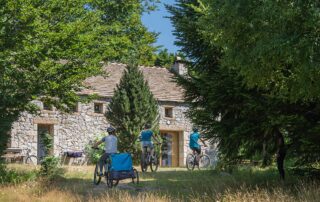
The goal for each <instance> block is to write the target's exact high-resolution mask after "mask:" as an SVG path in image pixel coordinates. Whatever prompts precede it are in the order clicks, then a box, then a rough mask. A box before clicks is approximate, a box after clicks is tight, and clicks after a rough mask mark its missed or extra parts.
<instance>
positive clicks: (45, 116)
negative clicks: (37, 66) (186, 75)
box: [11, 99, 192, 166]
mask: <svg viewBox="0 0 320 202" xmlns="http://www.w3.org/2000/svg"><path fill="white" fill-rule="evenodd" d="M109 101H110V100H109V99H100V100H97V101H94V102H91V103H79V104H78V107H77V108H78V111H77V112H73V113H69V114H66V113H62V112H60V111H58V110H56V109H53V110H52V111H48V110H41V113H40V114H38V115H31V114H28V113H22V114H21V117H20V118H19V120H18V121H17V122H15V123H14V124H13V127H12V130H11V147H18V148H21V149H24V152H26V150H25V149H31V154H33V155H37V150H38V125H39V124H43V125H53V134H54V154H55V155H56V156H59V155H61V154H62V153H63V152H65V151H72V150H74V151H76V150H80V151H81V150H83V149H84V148H85V145H87V144H88V143H89V142H90V141H92V140H94V139H95V137H96V136H97V135H99V134H101V133H103V132H104V131H106V128H107V127H108V126H109V124H108V122H107V120H106V118H105V117H104V112H105V111H106V106H107V104H108V102H109ZM35 103H36V104H37V105H38V106H39V107H40V108H42V109H43V105H42V103H41V102H38V101H36V102H35ZM94 103H103V113H95V112H94ZM168 107H169V108H172V118H170V117H166V116H165V108H168ZM187 110H188V106H187V105H185V104H183V103H178V102H159V114H160V130H162V131H176V132H178V133H179V156H180V158H179V165H180V166H181V165H184V164H185V158H186V155H187V153H188V152H190V151H189V147H188V145H189V134H190V132H191V130H192V125H191V123H190V120H189V119H188V118H187V117H186V115H185V113H186V111H187Z"/></svg>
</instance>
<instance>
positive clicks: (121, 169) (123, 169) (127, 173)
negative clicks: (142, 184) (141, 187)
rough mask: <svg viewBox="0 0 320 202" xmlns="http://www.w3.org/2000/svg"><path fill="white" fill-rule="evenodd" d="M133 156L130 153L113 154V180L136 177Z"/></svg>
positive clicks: (111, 176)
mask: <svg viewBox="0 0 320 202" xmlns="http://www.w3.org/2000/svg"><path fill="white" fill-rule="evenodd" d="M135 177H136V176H135V174H134V170H133V166H132V158H131V154H129V153H120V154H112V155H111V166H110V178H111V179H113V180H122V179H126V178H135Z"/></svg>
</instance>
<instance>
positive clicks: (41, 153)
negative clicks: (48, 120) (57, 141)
mask: <svg viewBox="0 0 320 202" xmlns="http://www.w3.org/2000/svg"><path fill="white" fill-rule="evenodd" d="M45 135H48V136H49V138H51V140H52V144H53V142H54V139H53V138H54V125H53V124H38V152H37V153H38V159H40V160H41V159H43V158H44V157H45V156H46V155H51V154H53V146H52V148H51V149H50V150H49V151H46V148H45V140H44V138H45ZM50 136H51V137H50Z"/></svg>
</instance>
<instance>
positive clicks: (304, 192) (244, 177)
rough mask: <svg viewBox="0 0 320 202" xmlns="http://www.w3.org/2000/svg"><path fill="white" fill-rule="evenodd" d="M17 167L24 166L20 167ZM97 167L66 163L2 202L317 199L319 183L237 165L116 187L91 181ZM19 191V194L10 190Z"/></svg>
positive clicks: (166, 173)
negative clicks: (50, 180)
mask: <svg viewBox="0 0 320 202" xmlns="http://www.w3.org/2000/svg"><path fill="white" fill-rule="evenodd" d="M14 169H15V170H18V171H19V170H23V167H19V166H16V167H14ZM93 170H94V167H93V166H88V167H67V168H66V172H65V173H64V174H63V175H62V176H60V177H58V178H56V179H55V181H54V182H53V183H46V182H37V183H34V184H33V186H30V187H28V188H27V189H21V188H20V186H24V185H23V184H21V185H16V186H13V187H12V186H6V187H2V189H1V190H0V201H19V200H21V199H23V200H24V201H37V200H40V201H50V200H51V197H54V199H55V200H54V201H79V200H80V201H105V200H107V201H135V202H137V201H318V200H319V198H320V186H319V185H320V183H318V182H317V181H310V180H308V181H307V180H306V179H304V178H300V177H296V176H291V175H288V176H287V179H286V181H285V182H280V181H279V177H278V173H277V171H276V170H275V169H274V168H267V169H259V168H250V167H247V168H239V169H237V170H235V171H234V172H233V173H232V174H228V173H223V172H218V171H210V170H209V171H186V169H184V168H176V169H174V168H160V170H159V171H158V172H156V173H150V172H147V173H141V172H140V181H141V182H140V184H139V185H133V184H132V183H131V182H130V180H124V181H120V185H119V186H118V188H115V189H111V190H110V189H108V188H107V187H106V186H105V184H101V185H99V186H95V185H93V183H92V174H93ZM12 192H15V193H16V194H15V195H10V193H12Z"/></svg>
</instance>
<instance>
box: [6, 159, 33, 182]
mask: <svg viewBox="0 0 320 202" xmlns="http://www.w3.org/2000/svg"><path fill="white" fill-rule="evenodd" d="M36 177H37V175H36V172H35V171H30V172H23V173H21V172H17V171H15V170H11V169H6V167H5V166H4V165H3V164H0V185H7V184H14V185H16V184H19V183H21V182H26V181H34V180H35V179H36Z"/></svg>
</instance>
